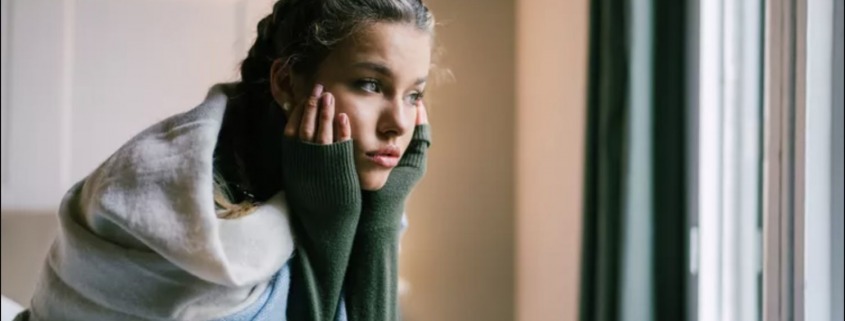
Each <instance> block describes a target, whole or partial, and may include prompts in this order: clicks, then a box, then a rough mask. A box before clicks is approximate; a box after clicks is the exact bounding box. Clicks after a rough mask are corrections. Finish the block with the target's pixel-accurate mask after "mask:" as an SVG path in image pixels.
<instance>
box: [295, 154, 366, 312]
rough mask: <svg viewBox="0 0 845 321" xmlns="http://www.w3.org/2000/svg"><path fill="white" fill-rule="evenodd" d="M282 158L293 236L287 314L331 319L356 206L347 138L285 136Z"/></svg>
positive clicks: (355, 183)
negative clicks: (319, 140) (321, 140)
mask: <svg viewBox="0 0 845 321" xmlns="http://www.w3.org/2000/svg"><path fill="white" fill-rule="evenodd" d="M282 158H283V167H284V170H283V175H284V178H283V180H284V186H285V189H286V193H285V194H286V197H287V199H288V204H289V206H290V208H291V214H292V215H291V223H292V227H293V230H294V236H295V240H296V253H295V254H294V256H293V265H292V267H291V286H290V294H289V299H288V311H287V316H288V320H334V319H335V314H336V313H337V307H338V303H339V301H340V297H341V290H342V287H343V280H344V276H345V273H346V269H347V266H348V264H349V256H350V253H351V251H352V242H353V240H354V238H355V231H356V227H357V225H358V220H359V217H360V211H361V192H360V187H359V182H358V176H357V172H356V171H355V162H354V158H353V145H352V141H346V142H341V143H335V144H331V145H316V144H311V143H304V142H301V141H298V140H292V139H285V142H284V156H283V157H282Z"/></svg>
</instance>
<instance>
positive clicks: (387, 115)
mask: <svg viewBox="0 0 845 321" xmlns="http://www.w3.org/2000/svg"><path fill="white" fill-rule="evenodd" d="M413 113H416V109H415V108H412V107H411V106H406V105H405V103H404V101H403V100H402V99H401V97H400V98H396V99H392V100H390V101H389V102H388V103H387V104H385V108H384V110H383V111H382V114H381V117H380V119H379V132H380V133H381V134H382V135H386V136H388V137H394V136H402V135H404V134H405V133H407V132H408V131H409V130H410V128H411V127H412V126H413V124H414V118H413V117H411V116H414V115H412V114H413Z"/></svg>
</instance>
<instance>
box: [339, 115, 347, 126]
mask: <svg viewBox="0 0 845 321" xmlns="http://www.w3.org/2000/svg"><path fill="white" fill-rule="evenodd" d="M348 122H349V119H348V118H346V114H340V123H341V124H344V125H346V123H348Z"/></svg>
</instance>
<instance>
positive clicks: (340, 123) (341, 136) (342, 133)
mask: <svg viewBox="0 0 845 321" xmlns="http://www.w3.org/2000/svg"><path fill="white" fill-rule="evenodd" d="M336 118H337V121H336V123H337V142H345V141H347V140H350V139H352V125H350V124H349V116H347V115H346V114H344V113H341V114H339V115H337V117H336Z"/></svg>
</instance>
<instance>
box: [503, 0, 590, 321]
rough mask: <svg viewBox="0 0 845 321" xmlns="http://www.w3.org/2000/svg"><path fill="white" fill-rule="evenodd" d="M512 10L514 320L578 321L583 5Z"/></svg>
mask: <svg viewBox="0 0 845 321" xmlns="http://www.w3.org/2000/svg"><path fill="white" fill-rule="evenodd" d="M517 3H518V5H517V15H516V17H517V18H516V22H517V23H516V26H517V33H516V35H517V48H518V49H517V52H516V57H517V59H516V69H517V84H516V92H517V96H516V102H517V113H516V117H517V125H516V133H517V139H516V146H517V147H516V155H517V157H516V160H515V161H516V186H517V189H516V211H517V213H518V214H517V220H516V222H517V224H516V225H517V226H516V231H517V232H516V235H517V239H516V243H517V246H516V251H517V257H516V262H517V265H516V271H517V272H516V281H517V294H516V306H517V319H518V320H520V321H534V320H537V321H547V320H548V321H552V320H576V319H577V315H578V286H579V283H578V281H579V264H580V253H581V252H580V250H581V248H580V246H581V204H582V181H583V159H584V130H585V128H584V121H585V119H586V115H585V106H586V92H587V90H586V79H587V44H588V41H587V40H588V17H589V11H588V7H589V5H588V4H589V1H587V0H567V1H560V0H520V1H517Z"/></svg>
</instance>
